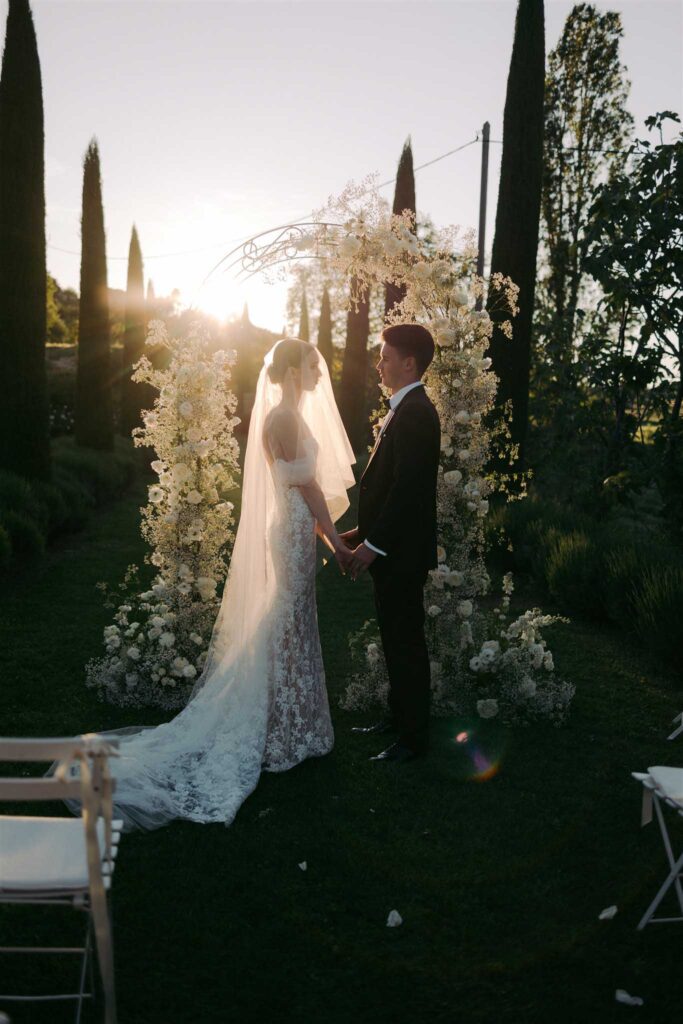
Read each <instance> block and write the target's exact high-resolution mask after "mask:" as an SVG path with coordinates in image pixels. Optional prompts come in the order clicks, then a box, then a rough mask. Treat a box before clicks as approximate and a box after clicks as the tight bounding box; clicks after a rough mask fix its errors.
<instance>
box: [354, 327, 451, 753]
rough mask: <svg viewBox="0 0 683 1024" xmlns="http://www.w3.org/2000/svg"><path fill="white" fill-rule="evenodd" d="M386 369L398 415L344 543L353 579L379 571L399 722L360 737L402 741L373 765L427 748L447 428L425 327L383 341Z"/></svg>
mask: <svg viewBox="0 0 683 1024" xmlns="http://www.w3.org/2000/svg"><path fill="white" fill-rule="evenodd" d="M381 339H382V348H381V350H380V358H379V362H378V363H377V370H378V371H379V375H380V377H381V379H382V383H383V384H384V385H385V386H386V387H388V388H389V389H390V390H391V398H390V400H389V404H390V410H389V413H388V415H387V416H386V418H385V420H384V422H383V423H382V427H381V429H380V432H379V435H378V437H377V441H376V443H375V447H374V449H373V451H372V454H371V455H370V459H369V461H368V464H367V466H366V467H365V472H364V473H363V475H362V477H361V480H360V496H359V502H358V526H357V527H356V528H355V529H354V530H349V531H347V532H346V533H344V534H342V539H343V540H344V541H345V543H346V544H347V545H348V546H349V547H350V548H352V549H353V550H352V558H351V561H350V565H349V572H350V573H351V576H352V578H353V579H356V577H357V576H358V574H359V573H361V572H364V571H365V570H366V569H367V570H369V572H370V575H371V576H372V580H373V583H374V590H375V607H376V609H377V620H378V623H379V630H380V635H381V638H382V647H383V648H384V656H385V658H386V663H387V669H388V672H389V710H390V718H388V719H386V720H384V721H381V722H377V723H376V724H375V725H371V726H368V727H366V728H363V727H356V728H355V729H354V732H364V733H382V734H384V733H391V732H393V733H396V734H397V739H396V741H395V742H394V743H392V744H391V746H389V747H388V748H387V749H386V750H384V751H382V753H381V754H377V755H376V756H375V757H374V758H371V760H373V761H398V762H403V761H410V760H412V759H413V758H414V757H418V756H419V755H420V754H424V753H425V751H426V749H427V741H428V727H429V697H430V675H429V657H428V654H427V644H426V642H425V635H424V621H425V615H424V595H423V590H424V585H425V583H426V580H427V573H428V571H429V570H430V569H435V568H436V566H437V555H436V480H437V474H438V468H439V454H440V447H441V428H440V424H439V416H438V413H437V411H436V409H435V408H434V406H433V405H432V403H431V402H430V400H429V398H428V397H427V394H426V392H425V389H424V386H423V384H422V380H421V378H422V375H423V374H424V372H425V370H426V369H427V367H428V366H429V364H430V363H431V361H432V359H433V357H434V340H433V338H432V336H431V334H430V333H429V331H428V330H427V329H426V328H425V327H422V326H421V325H420V324H394V325H392V326H390V327H385V328H384V330H383V331H382V334H381Z"/></svg>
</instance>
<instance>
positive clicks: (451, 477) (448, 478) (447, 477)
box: [443, 469, 462, 487]
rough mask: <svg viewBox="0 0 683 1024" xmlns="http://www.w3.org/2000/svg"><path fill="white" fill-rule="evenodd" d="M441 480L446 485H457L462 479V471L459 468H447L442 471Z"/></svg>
mask: <svg viewBox="0 0 683 1024" xmlns="http://www.w3.org/2000/svg"><path fill="white" fill-rule="evenodd" d="M443 480H444V483H445V484H446V486H447V487H457V486H458V484H459V483H460V481H461V480H462V473H461V472H460V470H459V469H449V470H448V472H447V473H444V475H443Z"/></svg>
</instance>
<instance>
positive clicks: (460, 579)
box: [446, 569, 465, 587]
mask: <svg viewBox="0 0 683 1024" xmlns="http://www.w3.org/2000/svg"><path fill="white" fill-rule="evenodd" d="M464 582H465V577H464V576H463V574H462V573H461V572H458V571H457V569H454V570H453V572H449V573H448V575H447V576H446V583H448V585H449V586H451V587H461V586H462V585H463V583H464Z"/></svg>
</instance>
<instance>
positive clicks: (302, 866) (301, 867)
mask: <svg viewBox="0 0 683 1024" xmlns="http://www.w3.org/2000/svg"><path fill="white" fill-rule="evenodd" d="M299 870H301V871H308V864H307V863H306V861H305V860H302V861H301V864H299Z"/></svg>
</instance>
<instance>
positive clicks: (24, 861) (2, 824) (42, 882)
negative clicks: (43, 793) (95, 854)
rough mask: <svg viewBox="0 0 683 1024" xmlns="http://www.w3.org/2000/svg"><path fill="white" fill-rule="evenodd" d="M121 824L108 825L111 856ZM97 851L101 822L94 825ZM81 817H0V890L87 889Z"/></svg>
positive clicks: (100, 844) (101, 842) (100, 837)
mask: <svg viewBox="0 0 683 1024" xmlns="http://www.w3.org/2000/svg"><path fill="white" fill-rule="evenodd" d="M122 824H123V823H122V822H120V821H115V822H113V823H112V829H113V836H112V854H113V853H114V844H115V843H116V842H117V840H118V836H119V835H120V830H121V827H122ZM97 838H98V842H99V846H100V851H103V850H104V821H103V820H102V819H101V818H100V819H99V821H98V822H97ZM87 888H88V862H87V857H86V849H85V829H84V827H83V819H82V818H32V817H14V816H12V815H2V816H0V891H4V892H12V891H21V892H27V891H30V892H34V891H38V890H53V889H87Z"/></svg>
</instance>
